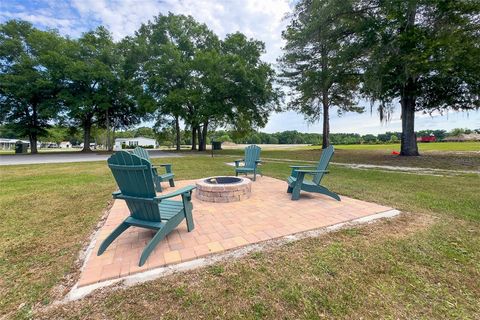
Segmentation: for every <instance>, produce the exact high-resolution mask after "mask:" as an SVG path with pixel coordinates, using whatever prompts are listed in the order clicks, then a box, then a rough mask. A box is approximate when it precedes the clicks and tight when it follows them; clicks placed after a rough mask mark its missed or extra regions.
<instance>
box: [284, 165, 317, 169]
mask: <svg viewBox="0 0 480 320" xmlns="http://www.w3.org/2000/svg"><path fill="white" fill-rule="evenodd" d="M290 168H295V169H296V168H316V166H290Z"/></svg>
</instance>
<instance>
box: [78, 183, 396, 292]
mask: <svg viewBox="0 0 480 320" xmlns="http://www.w3.org/2000/svg"><path fill="white" fill-rule="evenodd" d="M175 183H176V184H177V187H175V188H166V190H165V191H164V193H168V192H171V191H173V190H175V189H176V188H180V187H183V186H185V185H190V184H191V185H195V181H194V180H190V181H176V182H175ZM286 190H287V184H286V183H285V182H284V181H281V180H277V179H273V178H270V177H257V181H256V182H254V183H253V184H252V195H251V197H250V198H249V199H246V200H243V201H240V202H231V203H212V202H203V201H200V200H198V199H197V198H196V197H195V196H193V197H192V201H193V217H194V221H195V229H194V230H193V231H192V232H187V228H186V223H182V224H180V225H179V226H178V227H177V228H176V229H175V230H174V231H173V232H172V233H170V234H169V235H168V236H167V238H166V239H164V240H163V241H161V242H160V243H159V244H158V246H157V247H156V248H155V250H154V251H153V252H152V254H151V255H150V257H149V258H148V260H147V262H146V263H145V264H144V265H143V266H142V267H139V266H138V260H139V259H140V255H141V253H142V250H143V248H144V247H145V245H146V244H147V243H148V241H149V240H150V239H151V238H152V237H153V235H154V234H155V233H154V232H153V231H151V230H147V229H142V228H136V227H131V228H129V229H128V230H127V231H125V232H124V233H123V234H122V235H120V237H118V238H117V239H116V240H115V241H114V242H113V243H112V244H111V245H110V246H109V247H108V249H107V250H106V251H105V252H104V253H103V254H102V255H101V256H97V251H98V247H99V246H100V243H101V242H102V241H103V239H105V238H106V237H107V236H108V235H109V234H110V232H112V230H113V229H114V228H115V227H116V226H117V225H118V224H120V223H121V222H122V221H123V219H125V218H126V217H127V216H128V208H127V206H126V204H125V202H124V201H123V200H116V201H115V203H114V204H113V207H112V208H111V210H110V213H109V215H108V218H107V221H106V222H105V224H104V225H103V227H102V228H101V230H100V231H99V234H98V239H97V240H96V243H95V248H94V251H93V252H92V254H91V255H90V257H89V258H88V260H87V261H86V264H85V268H84V269H83V271H82V274H81V276H80V280H79V283H78V285H79V286H85V285H89V284H93V283H96V282H100V281H104V280H108V279H114V278H118V277H123V276H127V275H130V274H134V273H137V272H142V271H146V270H148V269H152V268H158V267H162V266H165V265H170V264H175V263H180V262H185V261H189V260H193V259H197V258H199V257H202V256H206V255H208V254H212V253H218V252H222V251H225V250H230V249H235V248H239V247H241V246H245V245H248V244H252V243H257V242H261V241H265V240H270V239H274V238H278V237H282V236H286V235H289V234H294V233H298V232H303V231H308V230H313V229H318V228H321V227H325V226H329V225H333V224H337V223H341V222H347V221H350V220H353V219H357V218H360V217H364V216H369V215H372V214H376V213H380V212H384V211H388V210H391V209H392V208H389V207H384V206H381V205H378V204H375V203H368V202H364V201H360V200H355V199H351V198H348V197H341V199H342V201H340V202H338V201H336V200H333V199H331V198H329V197H326V196H323V195H320V194H313V193H306V192H302V194H301V197H300V200H298V201H291V200H290V195H289V194H287V192H286Z"/></svg>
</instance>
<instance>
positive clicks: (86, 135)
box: [82, 121, 92, 152]
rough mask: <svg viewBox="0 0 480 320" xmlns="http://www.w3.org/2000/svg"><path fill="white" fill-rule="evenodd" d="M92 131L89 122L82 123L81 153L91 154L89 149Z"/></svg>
mask: <svg viewBox="0 0 480 320" xmlns="http://www.w3.org/2000/svg"><path fill="white" fill-rule="evenodd" d="M91 129H92V124H91V123H90V121H87V122H84V124H83V149H82V152H91V151H92V150H91V149H90V131H91Z"/></svg>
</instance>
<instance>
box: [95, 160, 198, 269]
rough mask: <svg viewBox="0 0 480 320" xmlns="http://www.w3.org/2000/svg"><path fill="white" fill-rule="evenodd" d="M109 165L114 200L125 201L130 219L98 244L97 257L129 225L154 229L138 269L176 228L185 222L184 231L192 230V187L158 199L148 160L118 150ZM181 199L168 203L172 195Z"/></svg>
mask: <svg viewBox="0 0 480 320" xmlns="http://www.w3.org/2000/svg"><path fill="white" fill-rule="evenodd" d="M107 162H108V166H109V167H110V169H111V170H112V173H113V176H114V178H115V181H116V182H117V185H118V187H119V188H120V191H117V192H114V193H113V194H112V195H113V198H114V199H123V200H125V201H126V203H127V206H128V210H130V216H129V217H128V218H126V219H125V220H124V221H123V222H122V223H121V224H120V225H119V226H118V227H117V228H116V229H115V230H114V231H113V232H112V233H111V234H110V235H109V236H108V237H107V238H106V239H105V240H104V241H103V242H102V244H101V245H100V248H99V249H98V255H101V254H102V253H103V252H105V250H106V249H107V247H108V246H109V245H110V244H111V243H112V242H113V241H114V240H115V239H116V238H117V237H118V236H120V234H122V232H124V231H125V230H127V229H128V228H129V227H131V226H135V227H141V228H147V229H152V230H156V231H157V233H156V234H155V235H154V236H153V238H152V240H150V242H149V243H148V244H147V246H146V247H145V249H143V252H142V255H141V257H140V261H139V263H138V265H139V266H142V265H143V264H144V263H145V261H146V260H147V258H148V256H149V255H150V253H151V252H152V250H153V249H154V248H155V246H156V245H157V244H158V243H159V242H160V241H161V240H162V239H163V238H165V236H166V235H167V234H169V233H170V232H171V231H172V230H173V229H175V228H176V227H177V226H178V225H179V224H180V223H181V222H182V221H183V219H185V220H186V221H187V230H188V231H189V232H190V231H192V230H193V228H194V224H193V217H192V209H193V205H192V202H191V199H192V190H193V189H195V187H194V186H187V187H184V188H181V189H179V190H177V191H175V192H172V193H169V194H166V195H162V196H157V195H156V193H155V186H154V182H153V177H152V174H151V171H152V167H151V164H150V162H149V161H148V160H146V159H144V158H140V157H138V156H136V155H134V154H132V153H129V152H126V151H119V152H116V153H115V154H113V155H112V156H111V157H110V158H109V159H108V161H107ZM179 195H181V196H182V200H181V201H179V200H168V199H169V198H172V197H175V196H179Z"/></svg>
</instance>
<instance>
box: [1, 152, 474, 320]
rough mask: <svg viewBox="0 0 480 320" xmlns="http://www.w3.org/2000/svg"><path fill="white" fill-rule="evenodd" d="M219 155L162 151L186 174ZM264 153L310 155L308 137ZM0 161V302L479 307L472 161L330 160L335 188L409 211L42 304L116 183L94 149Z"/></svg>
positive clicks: (354, 313)
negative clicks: (22, 162) (452, 173)
mask: <svg viewBox="0 0 480 320" xmlns="http://www.w3.org/2000/svg"><path fill="white" fill-rule="evenodd" d="M350 152H355V151H350ZM357 152H358V151H357ZM225 153H228V154H229V155H230V154H231V153H230V152H225ZM338 154H340V152H338V153H337V154H336V155H335V158H334V160H335V161H338V158H339V157H340V156H338V157H337V155H338ZM229 155H225V156H219V157H215V158H213V159H212V158H210V157H206V156H203V155H200V156H188V157H183V158H171V159H162V162H170V163H172V164H173V166H174V169H175V173H176V175H177V177H178V179H191V178H200V177H205V176H209V175H214V174H231V173H232V168H231V167H228V166H226V165H225V164H224V162H227V161H231V160H232V157H231V156H229ZM271 155H272V156H273V155H274V156H275V157H277V158H281V157H288V158H292V156H295V155H296V156H297V158H296V159H304V160H310V159H315V160H316V159H318V151H316V150H313V151H308V150H306V151H302V152H301V153H298V152H296V151H291V152H290V151H284V150H282V151H279V152H277V153H274V151H272V154H271ZM351 155H352V156H353V155H355V153H352V154H351ZM264 156H265V155H264ZM464 157H465V159H468V158H467V156H464ZM465 161H468V160H465ZM154 162H155V163H160V159H155V160H154ZM0 170H1V174H0V190H2V192H1V193H0V211H1V212H2V219H3V221H2V223H1V224H0V296H1V297H2V298H1V299H0V316H1V315H8V317H9V318H13V317H16V318H27V317H37V318H40V317H44V318H48V319H51V318H72V319H85V318H119V319H136V318H144V319H149V318H152V319H154V318H155V319H156V318H159V317H162V316H163V317H164V318H167V319H169V318H187V317H188V318H200V317H202V318H207V319H209V318H232V319H236V318H248V319H253V318H270V319H277V318H309V319H314V318H321V317H326V318H360V317H363V318H371V319H374V318H392V319H393V318H472V319H473V318H479V317H480V314H479V311H478V310H480V285H479V282H478V279H479V278H480V210H479V208H480V198H479V197H478V190H480V179H479V176H478V175H474V174H463V175H459V176H456V177H437V176H418V175H409V174H404V173H396V172H391V173H386V172H381V171H376V170H368V171H362V170H355V169H348V168H344V167H339V166H332V167H331V170H332V173H331V174H330V175H328V176H327V178H326V181H325V184H326V185H327V186H329V187H331V189H333V190H334V191H336V192H338V193H340V194H342V195H347V196H350V197H354V198H358V199H362V200H366V201H373V202H377V203H380V204H384V205H388V206H393V207H395V208H398V209H401V210H402V211H405V212H410V213H409V214H406V215H404V216H402V217H400V218H397V219H394V220H391V221H386V222H381V223H377V224H374V225H370V226H364V227H360V228H353V229H349V230H345V231H340V232H336V233H333V234H330V235H327V236H322V237H320V238H314V239H305V240H302V241H298V242H296V243H292V244H289V245H285V246H282V247H279V248H275V249H271V250H269V251H267V252H263V253H255V254H251V255H249V256H247V257H245V258H241V259H238V260H233V261H227V262H221V263H217V264H216V265H214V266H211V267H208V268H203V269H198V270H194V271H189V272H186V273H181V274H177V275H173V276H168V277H166V278H162V279H158V280H155V281H152V282H148V283H145V284H142V285H137V286H134V287H131V288H128V289H122V290H117V291H114V292H110V291H109V290H103V291H102V292H99V293H95V294H94V295H92V296H91V297H89V298H86V299H83V300H80V301H77V302H75V303H70V304H68V305H65V306H57V307H51V308H48V309H45V310H43V308H42V307H44V306H49V305H50V304H51V303H52V301H53V300H55V299H59V298H61V297H62V295H63V294H64V293H65V292H66V290H67V289H68V286H70V285H72V284H73V283H74V280H75V279H76V277H78V271H77V270H78V265H77V263H76V259H77V257H78V253H79V250H80V249H81V248H82V246H83V245H85V244H86V243H87V241H88V237H89V235H90V234H91V233H92V232H93V230H94V228H95V226H96V225H97V223H98V221H99V219H100V217H101V216H102V214H103V212H104V210H105V208H106V207H107V206H108V203H109V202H110V201H111V195H110V194H111V192H112V191H113V190H114V189H115V183H114V181H113V179H112V177H111V174H110V172H109V171H108V168H107V167H106V165H105V163H104V162H88V163H69V164H51V165H50V164H49V165H29V166H8V167H0ZM263 170H264V173H265V174H266V175H268V176H273V177H277V178H281V179H284V178H285V177H286V176H287V175H288V173H289V169H288V165H287V164H284V163H274V162H270V163H269V162H268V161H267V163H266V164H265V166H264V169H263Z"/></svg>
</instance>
